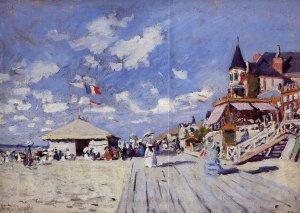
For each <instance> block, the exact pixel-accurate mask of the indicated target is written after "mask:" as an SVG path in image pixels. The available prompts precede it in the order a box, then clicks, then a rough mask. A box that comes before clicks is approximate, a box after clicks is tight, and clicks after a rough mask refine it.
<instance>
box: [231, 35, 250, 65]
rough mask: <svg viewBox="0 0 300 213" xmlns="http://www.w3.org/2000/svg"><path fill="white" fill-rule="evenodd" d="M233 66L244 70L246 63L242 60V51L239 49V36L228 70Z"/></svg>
mask: <svg viewBox="0 0 300 213" xmlns="http://www.w3.org/2000/svg"><path fill="white" fill-rule="evenodd" d="M234 67H236V68H242V69H244V70H246V63H245V61H244V58H243V55H242V52H241V49H240V45H239V37H237V45H236V48H235V52H234V55H233V58H232V62H231V65H230V67H229V70H230V69H232V68H234Z"/></svg>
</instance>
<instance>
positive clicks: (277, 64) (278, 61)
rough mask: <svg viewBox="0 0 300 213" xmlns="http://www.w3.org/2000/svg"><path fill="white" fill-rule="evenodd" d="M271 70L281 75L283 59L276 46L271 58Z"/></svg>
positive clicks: (278, 46)
mask: <svg viewBox="0 0 300 213" xmlns="http://www.w3.org/2000/svg"><path fill="white" fill-rule="evenodd" d="M273 68H274V69H275V70H276V71H277V72H279V73H280V74H283V58H282V57H280V45H277V48H276V55H275V58H273Z"/></svg>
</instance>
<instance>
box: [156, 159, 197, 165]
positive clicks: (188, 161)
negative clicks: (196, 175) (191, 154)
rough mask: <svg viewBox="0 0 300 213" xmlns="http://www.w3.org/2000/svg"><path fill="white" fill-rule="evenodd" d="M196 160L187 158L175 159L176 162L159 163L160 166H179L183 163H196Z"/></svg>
mask: <svg viewBox="0 0 300 213" xmlns="http://www.w3.org/2000/svg"><path fill="white" fill-rule="evenodd" d="M195 163H196V162H195V161H190V160H185V161H175V162H166V163H163V164H161V165H159V166H158V167H169V166H178V165H182V164H195Z"/></svg>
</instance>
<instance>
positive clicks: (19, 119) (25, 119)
mask: <svg viewBox="0 0 300 213" xmlns="http://www.w3.org/2000/svg"><path fill="white" fill-rule="evenodd" d="M14 120H16V121H27V120H28V118H26V117H25V116H24V115H15V116H14Z"/></svg>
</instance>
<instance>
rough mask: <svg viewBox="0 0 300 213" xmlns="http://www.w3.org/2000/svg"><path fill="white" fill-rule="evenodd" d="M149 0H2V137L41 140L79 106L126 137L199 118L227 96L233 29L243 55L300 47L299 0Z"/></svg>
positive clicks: (12, 140)
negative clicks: (89, 90)
mask: <svg viewBox="0 0 300 213" xmlns="http://www.w3.org/2000/svg"><path fill="white" fill-rule="evenodd" d="M149 2H150V1H142V0H138V1H133V0H129V1H104V0H102V1H88V2H86V1H35V2H31V1H27V2H25V1H24V2H20V3H17V2H9V1H7V2H2V3H0V20H1V22H0V77H1V78H0V87H1V93H0V94H1V100H0V125H1V132H0V142H1V143H16V144H18V143H23V142H25V141H26V140H27V139H31V140H33V141H35V142H36V143H38V144H39V143H41V139H40V137H41V136H42V135H44V134H46V133H47V132H49V131H51V130H53V129H56V128H58V127H60V126H62V125H65V124H67V123H69V122H71V121H72V120H74V119H75V118H76V117H77V116H78V114H79V113H80V114H81V115H82V116H84V117H86V118H88V120H89V121H90V122H91V123H92V124H94V125H96V126H97V127H99V128H102V129H105V130H107V131H109V132H111V133H113V134H116V135H118V136H121V137H122V138H124V139H128V135H129V134H130V133H136V134H137V135H138V136H141V135H143V134H144V133H145V132H146V131H148V130H150V129H151V130H153V131H155V132H156V133H157V134H158V133H160V132H162V131H165V130H166V129H168V128H173V127H175V126H177V124H178V123H179V122H185V121H190V120H191V117H192V115H195V117H196V120H198V121H200V120H201V119H203V117H204V115H205V113H206V111H207V110H211V109H212V106H211V103H212V102H213V101H215V100H217V99H218V98H221V97H222V96H224V95H225V94H226V89H227V84H228V75H227V73H228V67H229V65H230V62H231V57H232V55H233V51H234V49H235V45H236V37H237V36H239V38H240V46H241V49H242V53H243V56H244V58H245V60H251V59H252V55H253V54H254V53H256V52H260V53H263V52H274V51H275V47H276V44H280V45H281V50H282V51H299V48H300V39H299V34H300V17H299V16H300V14H299V12H298V11H299V9H300V2H299V1H251V2H248V1H208V0H207V1H203V0H202V1H200V0H199V1H170V0H169V1H151V3H149ZM83 81H86V82H88V83H89V84H92V85H97V86H99V87H100V90H101V91H102V93H103V94H102V95H101V96H91V95H88V94H86V92H85V90H84V89H83V88H78V87H76V86H79V85H81V84H82V82H83ZM70 83H76V84H73V85H71V84H70ZM74 85H75V86H74ZM199 95H205V96H207V97H208V99H207V100H205V102H204V103H200V102H198V98H199V97H200V96H199ZM90 99H92V100H94V101H96V102H100V103H101V105H99V106H97V105H90V104H89V103H88V102H89V100H90Z"/></svg>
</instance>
